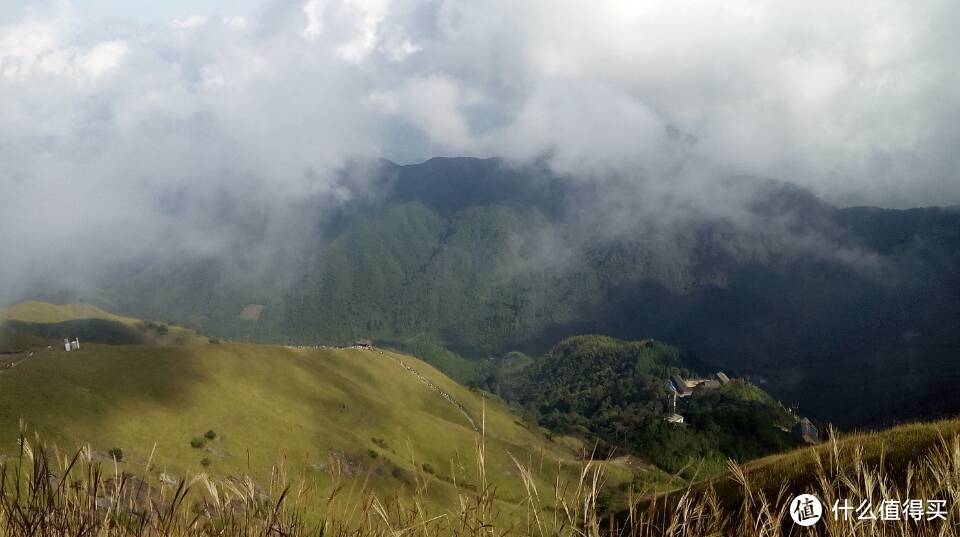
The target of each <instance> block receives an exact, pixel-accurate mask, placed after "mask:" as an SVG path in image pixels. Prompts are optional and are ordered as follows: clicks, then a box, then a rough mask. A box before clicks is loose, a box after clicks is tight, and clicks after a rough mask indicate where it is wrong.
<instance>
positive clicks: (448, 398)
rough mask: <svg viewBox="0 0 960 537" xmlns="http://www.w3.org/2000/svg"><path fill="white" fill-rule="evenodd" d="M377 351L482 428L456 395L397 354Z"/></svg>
mask: <svg viewBox="0 0 960 537" xmlns="http://www.w3.org/2000/svg"><path fill="white" fill-rule="evenodd" d="M376 352H378V353H380V355H381V356H384V357H386V358H389V359H390V360H392V361H393V362H394V363H396V364H397V365H399V366H400V367H402V368H403V369H406V370H407V372H409V373H410V374H411V375H413V376H415V377H417V378H418V379H419V380H420V382H422V383H424V384H426V385H427V387H428V388H430V389H431V390H433V391H434V392H436V393H437V394H439V395H440V397H443V398H444V399H446V401H447V402H448V403H450V404H451V405H453V406H454V407H456V409H457V410H459V411H460V413H461V414H463V417H464V418H466V419H467V421H468V422H470V427H472V428H473V430H474V431H475V432H480V428H479V427H477V422H476V421H475V420H474V419H473V417H472V416H471V415H470V413H469V412H467V407H465V406H463V403H461V402H460V401H458V400H457V399H456V398H455V397H454V396H452V395H450V394H449V393H447V392H446V391H444V390H443V388H441V387H440V386H437V385H436V384H434V383H433V381H432V380H430V379H428V378H427V377H425V376H423V374H422V373H420V372H419V371H417V370H416V369H414V368H413V367H411V366H410V365H409V364H407V363H406V362H404V361H403V360H401V359H399V358H397V357H395V356H390V355H388V354H386V353H384V352H383V351H379V350H377V351H376Z"/></svg>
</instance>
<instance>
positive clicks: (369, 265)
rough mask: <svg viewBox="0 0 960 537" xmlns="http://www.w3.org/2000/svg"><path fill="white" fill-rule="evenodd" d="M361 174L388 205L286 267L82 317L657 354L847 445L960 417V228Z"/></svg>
mask: <svg viewBox="0 0 960 537" xmlns="http://www.w3.org/2000/svg"><path fill="white" fill-rule="evenodd" d="M364 169H365V170H366V171H367V172H369V173H372V176H371V177H370V178H369V179H368V180H367V184H368V185H370V189H369V192H371V194H370V195H369V196H365V197H362V198H361V197H358V198H356V199H354V200H353V201H351V202H349V203H344V204H341V205H340V206H338V209H337V210H336V211H323V212H317V213H315V215H314V218H313V220H312V224H311V225H310V227H309V230H310V232H309V234H308V233H306V232H305V231H304V230H299V232H298V235H297V236H305V237H306V238H305V239H304V240H303V241H302V242H300V243H299V245H300V249H299V250H298V251H296V252H291V253H290V255H289V256H288V257H286V258H282V259H281V258H275V259H273V260H272V261H273V263H271V262H265V263H264V264H262V265H253V264H250V265H244V263H243V261H242V259H243V254H244V248H243V245H242V244H238V245H237V248H238V254H237V256H236V257H234V258H229V257H222V256H215V257H201V256H197V257H185V258H183V259H181V260H179V261H176V262H174V261H169V260H164V261H156V262H155V260H152V259H143V260H141V262H140V263H126V264H123V265H120V266H117V267H114V268H113V269H112V270H111V272H110V273H109V276H108V277H105V278H102V279H100V280H99V283H98V284H97V285H95V286H91V287H88V288H86V289H84V290H83V292H81V293H80V295H79V296H80V297H81V298H86V299H93V300H95V301H99V302H100V303H103V304H105V305H108V306H109V307H111V308H115V309H117V310H119V311H122V312H124V313H129V314H131V315H136V316H141V317H146V318H158V319H167V320H170V321H173V322H177V323H182V324H187V325H189V326H194V327H197V328H199V329H201V330H204V331H206V332H208V333H210V334H216V335H220V336H226V337H234V338H243V339H258V340H273V341H284V342H302V343H344V342H348V341H350V340H352V339H354V338H358V337H370V338H374V339H375V340H378V341H383V342H394V343H396V344H399V345H402V344H404V343H407V344H410V343H411V342H419V343H421V344H429V345H433V346H436V347H438V348H439V347H446V348H449V349H452V350H454V351H455V352H457V353H459V354H461V355H462V356H465V357H468V358H471V359H481V358H486V357H488V356H491V355H500V354H504V353H506V352H508V351H512V350H520V351H523V352H527V353H529V354H540V353H542V352H544V351H545V350H547V349H548V348H550V347H551V346H552V345H553V344H554V343H556V342H557V341H559V340H560V339H563V338H564V337H567V336H570V335H575V334H583V333H600V334H606V335H611V336H614V337H619V338H624V339H641V338H645V337H654V338H657V339H660V340H662V341H668V342H671V343H672V344H675V345H678V346H681V347H683V348H684V349H687V350H688V351H690V352H691V353H692V354H693V355H694V356H695V357H696V358H697V359H698V360H699V361H700V363H701V366H702V367H703V368H704V369H705V370H714V369H720V370H726V371H729V372H731V373H733V374H737V375H742V376H747V377H748V378H751V379H752V380H754V382H756V383H758V384H760V385H761V386H763V387H764V388H766V389H768V390H769V391H771V392H772V393H773V394H774V395H776V396H777V397H778V398H780V399H781V400H783V401H784V402H785V403H787V404H789V405H797V406H798V407H799V410H800V411H801V412H803V413H805V414H809V415H812V416H814V417H816V418H818V419H821V420H824V421H832V422H834V423H836V424H839V425H842V426H863V425H876V424H880V423H888V422H894V421H897V420H901V419H908V418H918V417H931V416H936V415H942V414H947V413H950V412H955V411H956V409H957V408H960V400H958V399H957V397H956V396H955V395H954V393H953V391H952V390H951V389H950V386H951V384H952V383H954V382H956V381H957V380H958V379H960V366H958V364H957V363H956V356H957V352H958V350H960V331H958V330H957V329H956V328H957V326H960V300H958V297H960V271H958V268H960V211H958V209H957V208H923V209H910V210H889V209H880V208H871V207H853V208H837V207H834V206H832V205H830V204H828V203H826V202H823V201H821V200H819V199H818V198H817V197H815V196H813V195H812V194H810V193H809V192H807V191H805V190H803V189H801V188H798V187H795V186H792V185H789V184H786V183H781V182H776V181H772V180H764V179H755V178H748V177H732V178H727V179H725V180H724V181H723V182H722V186H718V187H717V190H716V196H714V199H715V200H716V204H714V205H710V204H709V203H704V204H703V205H702V206H699V205H693V204H691V202H690V201H689V200H679V203H681V204H682V205H681V206H676V207H674V206H669V201H666V199H665V198H664V199H660V200H659V202H660V203H659V204H658V206H652V205H648V204H644V203H642V202H641V203H635V202H634V200H635V199H636V198H629V199H624V200H616V199H611V197H610V195H609V188H605V189H604V190H602V191H601V190H599V189H596V188H594V187H593V186H592V185H590V184H584V183H582V182H579V181H577V180H576V179H575V178H570V177H562V176H557V175H555V174H552V173H551V172H550V171H549V170H547V169H546V168H544V167H543V166H537V165H532V166H529V167H526V168H516V167H512V166H510V165H507V164H505V163H504V162H502V161H499V160H494V159H488V160H481V159H469V158H453V159H446V158H445V159H433V160H430V161H428V162H425V163H423V164H419V165H410V166H398V165H394V164H390V163H385V162H384V163H381V165H380V166H379V167H376V168H370V167H365V168H364ZM729 200H738V201H740V204H739V205H736V204H733V203H732V202H729ZM304 213H305V214H308V213H310V211H309V209H307V208H304ZM224 214H225V215H226V216H224V218H230V217H231V216H229V215H230V214H231V211H229V210H227V211H225V213H224ZM614 223H615V225H614ZM251 229H256V226H255V222H254V223H252V224H251ZM261 240H262V237H257V236H256V234H255V233H253V234H252V235H251V244H254V245H255V244H258V243H259V241H261ZM231 259H232V260H233V261H231ZM46 288H47V289H51V288H53V287H52V286H50V285H48V286H47V287H46ZM73 296H74V297H76V296H77V295H73ZM47 298H49V297H47ZM53 298H56V297H53ZM251 305H253V307H252V308H249V307H248V306H251ZM259 306H263V307H262V308H260V307H259Z"/></svg>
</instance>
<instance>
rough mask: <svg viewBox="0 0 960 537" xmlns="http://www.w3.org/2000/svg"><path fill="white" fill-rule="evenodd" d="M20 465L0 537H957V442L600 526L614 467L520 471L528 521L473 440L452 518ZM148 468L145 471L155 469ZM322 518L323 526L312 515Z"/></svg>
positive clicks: (2, 467) (40, 461)
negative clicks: (935, 505) (929, 514)
mask: <svg viewBox="0 0 960 537" xmlns="http://www.w3.org/2000/svg"><path fill="white" fill-rule="evenodd" d="M20 446H21V449H20V452H19V455H18V456H17V457H16V458H15V459H9V460H7V461H6V462H5V463H3V464H0V535H3V536H4V537H6V536H10V537H27V536H39V535H51V536H68V535H70V536H74V535H89V536H102V537H112V536H128V535H136V536H174V537H177V536H246V535H264V536H266V535H278V536H279V535H283V536H301V535H333V536H343V537H346V536H355V537H367V536H370V537H399V536H411V537H414V536H420V537H434V536H436V537H439V536H454V537H461V536H462V537H466V536H471V537H477V536H507V535H517V536H521V537H546V536H556V537H600V536H624V537H626V536H631V537H666V536H701V535H703V536H707V535H718V536H719V535H736V536H746V537H751V536H758V537H759V536H764V537H767V536H769V537H781V536H792V535H823V536H868V535H877V536H884V537H886V536H889V537H893V536H931V537H932V536H940V537H952V536H956V535H960V436H958V435H952V436H950V437H942V438H940V439H938V440H937V442H935V443H934V444H933V445H931V446H929V448H928V449H926V450H925V451H923V452H920V453H916V454H915V455H914V457H913V459H912V460H909V461H904V462H905V466H904V467H900V466H892V465H891V463H890V460H889V459H886V458H885V457H882V456H881V457H880V458H879V459H875V460H874V459H870V458H865V456H864V448H863V444H862V443H857V442H838V441H831V442H830V443H829V444H828V445H827V446H825V449H821V450H811V451H810V454H811V456H812V457H813V459H814V469H813V471H812V473H811V474H810V475H808V476H806V477H808V478H809V481H810V484H808V485H804V486H803V487H802V488H801V489H800V490H795V487H794V484H793V483H791V482H789V481H787V482H784V483H782V484H781V486H780V488H779V489H778V491H777V492H776V493H774V494H772V495H771V494H768V493H766V492H765V491H764V490H762V489H760V488H757V487H755V486H754V484H753V482H752V481H751V478H750V477H749V472H747V471H746V470H745V469H744V468H743V467H740V466H737V465H736V464H733V463H731V464H730V468H729V472H728V475H727V476H726V478H727V479H728V480H730V481H731V482H732V483H734V484H735V486H736V491H737V494H735V495H733V496H730V497H727V496H724V495H721V493H720V492H718V491H719V489H718V488H716V487H713V486H706V487H690V488H688V489H686V490H684V491H679V492H678V493H676V494H675V495H671V496H666V497H662V498H655V499H653V500H650V499H649V498H638V499H637V500H636V501H635V502H633V503H632V506H631V508H629V509H628V510H626V511H624V512H623V513H621V514H619V515H616V516H609V517H605V516H601V515H600V514H599V512H600V511H599V510H598V499H599V498H600V497H602V495H603V493H604V490H605V487H606V486H607V482H606V478H605V473H604V471H605V467H606V465H605V464H604V463H601V462H596V461H585V462H583V463H582V465H581V468H580V472H579V473H578V474H577V475H576V477H575V478H574V479H573V480H570V481H566V480H563V479H561V478H557V479H556V480H555V481H554V482H552V483H551V484H549V485H548V486H545V487H544V486H538V485H537V483H538V482H540V481H539V480H538V479H537V476H536V470H535V469H534V468H531V467H529V466H527V465H524V464H523V463H522V462H520V461H516V460H514V461H513V464H514V465H515V468H516V470H517V472H516V476H515V478H514V479H515V480H516V482H517V486H518V487H519V488H521V489H522V490H523V491H524V496H525V497H524V500H523V501H522V509H523V512H522V516H520V517H517V516H506V515H505V514H504V512H503V511H501V510H500V509H499V508H498V494H499V489H498V487H496V486H495V485H492V484H491V483H490V481H489V479H488V475H487V474H488V468H487V445H486V442H485V439H484V436H483V433H482V432H480V433H478V434H477V436H476V445H475V451H474V454H473V459H474V460H473V461H472V463H473V464H472V468H471V470H470V472H471V473H472V474H473V475H472V479H473V480H474V481H475V482H476V483H478V486H477V487H470V488H467V487H456V488H455V492H454V498H453V499H454V500H455V501H454V502H452V505H451V507H450V508H447V509H436V508H431V507H430V505H431V504H430V502H427V501H424V496H423V494H424V492H425V490H426V488H427V487H428V486H429V483H428V482H427V481H426V480H423V479H418V481H417V492H416V494H414V495H413V496H411V497H409V498H404V497H400V496H398V495H393V496H383V495H378V494H376V493H375V492H373V491H371V490H363V491H361V494H359V495H351V496H346V495H343V494H342V491H343V487H345V486H346V485H345V482H342V483H341V485H340V486H338V487H335V488H334V489H333V491H332V492H330V493H322V494H321V493H318V490H317V489H315V488H313V487H311V486H310V485H309V484H308V483H307V482H305V481H303V480H298V479H288V477H287V475H286V474H285V472H284V471H283V467H282V466H273V467H272V468H271V471H270V473H271V475H272V478H271V481H270V486H269V487H268V488H266V489H261V488H259V487H258V486H257V485H256V484H255V483H254V481H253V480H251V479H250V478H249V477H247V476H238V477H235V478H230V479H214V478H211V477H209V476H208V475H206V474H203V473H200V474H196V475H194V476H193V477H191V478H190V479H183V480H181V481H179V482H176V483H168V484H164V485H162V486H160V487H153V486H150V485H148V484H146V483H145V482H143V481H141V480H139V479H138V478H136V477H133V476H131V475H129V474H125V473H123V472H121V471H120V470H119V468H118V467H117V466H116V465H115V464H109V463H108V464H101V463H98V462H96V461H95V460H94V459H93V457H91V455H90V452H89V450H81V451H80V452H78V453H76V454H74V455H73V456H71V457H65V456H62V455H60V454H59V453H56V452H55V451H51V450H50V449H47V448H45V447H43V446H42V445H41V444H38V440H35V441H34V442H33V443H31V442H29V441H28V440H27V439H26V438H24V437H21V440H20ZM149 464H150V463H149V462H148V463H147V468H146V469H147V470H148V469H149ZM799 492H804V493H811V494H814V495H816V496H817V497H819V498H820V500H821V501H822V502H823V503H824V506H825V509H824V517H823V519H822V520H821V521H820V522H818V523H817V524H816V525H814V526H812V527H810V528H801V527H799V526H795V525H794V524H793V522H792V521H791V518H790V513H789V506H790V500H791V498H792V496H793V495H794V494H796V493H799ZM908 499H926V500H932V499H936V500H942V501H944V508H943V513H942V515H943V520H926V519H922V520H912V519H910V518H909V517H903V518H902V519H900V520H893V521H884V520H857V517H856V515H851V516H850V517H849V518H846V519H845V518H844V517H839V518H834V517H833V516H832V514H831V513H830V506H832V505H833V503H834V501H836V500H841V501H842V500H847V501H848V502H849V503H850V504H852V505H858V504H860V503H861V502H867V503H871V504H872V505H873V506H874V507H878V506H880V505H881V502H883V501H884V500H895V501H898V502H903V501H907V500H908ZM310 513H316V514H317V516H310Z"/></svg>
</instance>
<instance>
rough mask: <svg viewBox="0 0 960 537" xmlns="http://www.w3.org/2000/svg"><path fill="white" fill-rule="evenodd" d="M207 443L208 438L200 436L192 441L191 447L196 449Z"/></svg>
mask: <svg viewBox="0 0 960 537" xmlns="http://www.w3.org/2000/svg"><path fill="white" fill-rule="evenodd" d="M206 443H207V439H206V438H203V437H202V436H198V437H196V438H194V439H193V440H191V441H190V447H192V448H195V449H200V448H202V447H203V446H204V445H205V444H206Z"/></svg>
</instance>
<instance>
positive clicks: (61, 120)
mask: <svg viewBox="0 0 960 537" xmlns="http://www.w3.org/2000/svg"><path fill="white" fill-rule="evenodd" d="M958 26H960V4H957V3H955V2H950V1H948V0H943V1H936V0H920V1H916V2H901V1H887V0H849V1H847V2H835V1H832V0H831V1H820V0H813V1H809V2H802V3H798V2H793V1H779V0H764V1H759V0H757V1H754V0H730V1H725V2H705V1H697V2H694V1H683V0H662V1H661V0H655V1H654V0H637V1H633V2H623V1H620V0H596V1H590V2H586V1H573V0H524V1H517V0H283V1H281V0H275V1H271V2H263V3H258V2H255V1H253V0H247V1H239V2H225V1H219V2H218V1H215V0H207V1H193V2H186V1H184V0H174V1H169V2H142V1H141V2H137V1H129V2H116V1H114V2H108V1H106V0H72V1H71V0H40V1H30V2H25V1H22V0H7V2H5V8H4V9H3V10H2V12H0V95H3V98H2V99H0V251H2V252H17V257H18V258H19V259H20V260H21V262H20V263H18V264H17V265H18V266H17V267H13V264H11V263H8V264H6V265H7V268H0V281H13V280H10V279H9V278H8V279H6V280H4V274H3V271H6V272H7V273H8V274H7V275H8V276H11V274H13V273H16V274H19V275H20V276H21V277H22V275H23V274H31V273H34V272H35V271H36V270H38V268H41V269H42V268H43V267H47V266H49V265H50V263H51V257H50V253H49V252H51V251H58V252H61V253H63V252H71V251H80V250H82V251H83V252H87V253H88V255H87V256H85V257H83V258H82V261H83V262H84V263H88V264H90V265H91V270H94V269H95V268H96V266H97V263H98V261H97V260H98V259H101V260H102V259H105V258H106V259H113V258H117V257H120V258H123V257H124V256H126V255H134V254H137V253H139V252H141V251H144V250H149V249H150V248H155V247H156V245H157V244H163V245H170V244H175V245H176V246H177V247H181V248H195V249H199V250H203V249H205V248H211V247H214V245H217V244H222V243H223V242H224V239H225V237H230V236H232V234H233V233H235V231H236V230H232V229H220V228H219V227H218V221H217V219H216V218H215V215H216V211H217V206H218V205H217V204H218V203H219V200H221V199H222V198H223V197H224V196H227V195H229V196H233V197H236V198H238V200H239V201H238V203H240V204H241V205H242V206H248V207H249V208H250V211H252V212H255V213H257V214H268V215H269V214H274V213H278V214H279V213H282V212H284V210H285V209H286V208H288V207H290V206H291V205H293V204H296V203H297V202H298V200H302V199H304V198H305V197H316V196H324V197H326V198H328V199H333V200H337V199H348V198H350V197H351V196H356V195H358V194H357V192H358V188H359V187H358V186H357V185H344V184H343V183H342V181H339V180H338V178H339V177H341V175H338V173H337V172H338V170H341V169H342V168H343V167H344V166H345V165H347V164H348V163H351V162H357V161H367V160H372V159H379V158H386V159H390V160H393V161H396V162H400V163H410V162H418V161H422V160H424V159H427V158H430V157H433V156H450V155H468V156H496V157H500V158H503V159H506V160H507V162H510V163H516V164H523V163H527V162H532V161H538V162H546V163H547V164H548V165H549V166H551V167H552V168H553V170H554V171H555V172H556V173H558V174H561V175H565V176H569V177H570V178H571V180H577V181H599V182H603V181H605V180H607V178H610V177H615V178H617V181H618V184H621V183H623V182H624V181H627V182H630V183H631V184H634V185H636V189H635V191H634V195H636V196H649V195H651V194H653V195H665V193H669V194H671V195H679V196H686V197H689V198H691V199H698V200H699V201H700V202H701V203H706V202H709V201H710V200H709V199H708V198H707V196H706V195H705V194H704V193H705V192H709V191H710V188H709V187H710V185H712V184H713V183H714V182H716V181H718V180H719V179H720V178H722V177H726V176H730V175H741V174H745V175H755V176H760V177H770V178H776V179H780V180H784V181H789V182H793V183H796V184H798V185H800V186H802V187H804V188H807V189H810V190H812V191H813V192H815V193H817V195H820V196H822V197H823V198H824V199H826V200H828V201H830V202H833V203H836V204H839V205H860V204H870V205H880V206H886V207H896V208H902V207H912V206H926V205H948V204H960V162H958V156H957V155H958V152H957V150H956V148H957V147H960V121H958V119H960V80H958V78H960V70H958V69H956V66H957V65H960V58H958V55H960V33H958V32H956V31H955V29H956V28H957V27H958ZM361 183H362V181H361ZM360 186H362V185H360ZM359 190H362V188H360V189H359ZM171 207H176V210H171ZM285 225H286V224H284V223H283V222H279V223H278V224H277V228H278V229H285V228H284V226H285ZM27 237H29V239H27ZM78 245H82V247H81V246H78ZM91 253H92V255H91ZM5 255H7V254H5ZM78 259H79V258H78ZM11 277H12V276H11Z"/></svg>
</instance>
